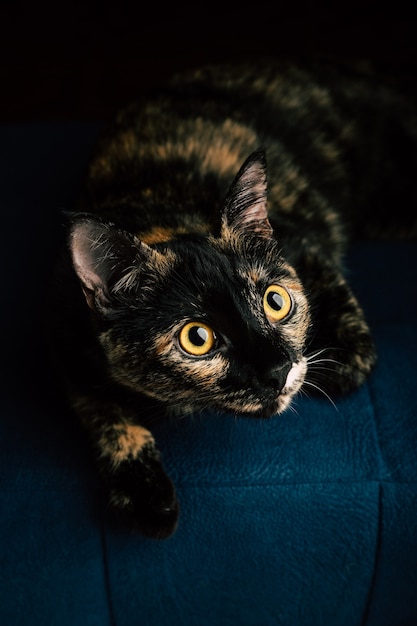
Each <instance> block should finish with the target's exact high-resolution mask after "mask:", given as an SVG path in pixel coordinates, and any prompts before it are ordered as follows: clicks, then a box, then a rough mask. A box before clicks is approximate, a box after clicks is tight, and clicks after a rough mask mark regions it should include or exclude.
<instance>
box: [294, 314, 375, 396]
mask: <svg viewBox="0 0 417 626" xmlns="http://www.w3.org/2000/svg"><path fill="white" fill-rule="evenodd" d="M340 330H342V332H343V335H342V333H340V334H339V335H338V337H337V347H331V348H323V349H321V350H318V351H317V352H315V353H313V354H312V355H311V356H310V357H308V369H307V376H306V385H307V387H308V386H309V387H311V389H310V391H313V392H314V391H316V392H318V394H319V395H320V394H321V393H325V394H329V395H331V396H332V397H337V396H339V395H341V394H346V393H349V392H351V391H354V390H355V389H357V388H358V387H360V386H361V385H362V384H363V383H364V382H365V380H366V378H367V377H368V376H369V374H370V373H371V371H372V369H373V367H374V365H375V362H376V350H375V345H374V342H373V340H372V337H371V335H370V333H369V330H368V328H367V327H366V326H365V324H364V323H363V322H361V323H360V324H358V325H357V326H356V325H354V324H352V325H351V326H349V325H346V327H345V328H341V327H339V331H340ZM335 343H336V342H335ZM313 395H316V394H315V393H314V394H313Z"/></svg>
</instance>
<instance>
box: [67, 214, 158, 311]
mask: <svg viewBox="0 0 417 626" xmlns="http://www.w3.org/2000/svg"><path fill="white" fill-rule="evenodd" d="M69 246H70V252H71V257H72V263H73V266H74V269H75V272H76V274H77V276H78V278H79V279H80V282H81V286H82V289H83V292H84V295H85V298H86V300H87V304H88V305H89V306H90V307H91V308H92V309H94V310H98V311H99V312H101V313H106V312H107V311H110V310H112V309H113V308H114V306H115V303H116V302H117V301H120V299H121V296H123V293H126V292H127V291H128V289H129V287H131V286H132V285H133V284H134V283H135V282H136V280H137V278H138V275H139V271H140V267H141V265H142V264H143V262H144V261H145V260H149V259H150V258H151V257H152V256H154V255H157V254H158V253H156V252H155V251H154V250H152V249H151V248H149V246H147V245H146V244H144V243H142V242H141V241H139V240H138V239H136V238H135V237H134V236H133V235H130V234H128V233H125V232H123V231H120V230H118V229H117V228H115V227H113V226H111V225H109V224H106V223H104V222H101V221H100V220H98V219H96V218H94V217H90V216H82V217H78V218H75V219H74V220H73V222H72V224H71V228H70V235H69Z"/></svg>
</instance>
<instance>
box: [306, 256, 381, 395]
mask: <svg viewBox="0 0 417 626" xmlns="http://www.w3.org/2000/svg"><path fill="white" fill-rule="evenodd" d="M309 275H310V276H314V279H313V280H310V281H307V282H308V284H307V289H308V291H309V293H310V294H311V295H312V307H311V308H312V311H311V314H312V326H311V335H310V342H309V345H308V349H307V357H308V364H309V365H308V372H307V377H306V382H307V387H308V385H309V384H310V389H311V390H313V389H314V385H315V386H316V387H317V388H318V389H320V390H323V391H325V392H326V393H328V394H330V395H338V394H341V393H347V392H349V391H352V390H353V389H356V388H357V387H359V386H360V385H361V384H362V383H363V382H364V381H365V379H366V377H367V376H368V375H369V373H370V372H371V370H372V368H373V366H374V364H375V361H376V352H375V346H374V342H373V340H372V337H371V332H370V329H369V326H368V324H367V322H366V319H365V316H364V313H363V311H362V308H361V306H360V305H359V303H358V301H357V299H356V297H355V296H354V294H353V293H352V291H351V289H350V287H349V285H348V284H347V282H346V280H345V278H344V276H343V275H342V273H341V272H340V271H338V270H337V269H335V267H334V265H331V264H330V263H321V264H320V265H319V264H317V265H316V266H315V268H314V272H312V273H310V274H309ZM306 390H307V389H306Z"/></svg>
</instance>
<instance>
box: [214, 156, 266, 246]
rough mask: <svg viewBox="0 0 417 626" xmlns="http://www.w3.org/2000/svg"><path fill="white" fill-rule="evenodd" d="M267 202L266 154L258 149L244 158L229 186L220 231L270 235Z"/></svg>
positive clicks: (224, 232)
mask: <svg viewBox="0 0 417 626" xmlns="http://www.w3.org/2000/svg"><path fill="white" fill-rule="evenodd" d="M266 201H267V179H266V156H265V151H264V150H263V149H262V148H260V149H258V150H256V151H255V152H253V153H252V154H251V155H250V156H249V157H248V158H247V159H246V161H245V162H244V164H243V165H242V167H241V168H240V170H239V172H238V173H237V175H236V177H235V179H234V181H233V183H232V185H231V187H230V189H229V192H228V194H227V196H226V201H225V206H224V210H223V216H222V234H223V235H224V234H226V233H227V231H228V230H230V229H232V230H234V231H237V232H240V233H253V234H256V235H258V236H260V237H263V238H270V237H271V236H272V227H271V224H270V223H269V220H268V213H267V208H266Z"/></svg>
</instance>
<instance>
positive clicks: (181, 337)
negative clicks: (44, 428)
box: [70, 151, 310, 416]
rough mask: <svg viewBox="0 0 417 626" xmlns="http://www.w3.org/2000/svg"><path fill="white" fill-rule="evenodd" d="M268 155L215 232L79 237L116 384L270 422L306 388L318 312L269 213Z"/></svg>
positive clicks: (82, 229) (95, 232)
mask: <svg viewBox="0 0 417 626" xmlns="http://www.w3.org/2000/svg"><path fill="white" fill-rule="evenodd" d="M266 191H267V190H266V163H265V157H264V154H263V152H261V151H257V152H256V153H254V154H252V155H251V156H250V157H249V159H248V160H247V161H246V162H245V163H244V164H243V166H242V168H241V169H240V171H239V173H238V174H237V176H236V178H235V180H234V182H233V183H232V185H231V188H230V190H229V193H228V195H227V197H226V200H225V203H224V208H223V211H222V214H221V226H220V229H219V233H218V235H216V236H215V235H210V234H208V235H204V234H200V235H198V234H189V235H187V234H183V235H181V236H177V237H174V238H173V239H172V240H169V241H165V242H163V243H154V244H151V245H148V244H147V243H144V242H143V241H141V240H139V239H137V238H136V237H135V235H133V234H131V233H126V232H124V231H121V230H119V229H118V228H116V227H115V226H113V225H110V224H107V223H104V222H102V221H100V220H99V219H97V218H95V217H92V216H89V215H85V214H83V215H80V216H77V217H76V218H75V220H74V222H73V224H72V228H71V233H70V248H71V252H72V260H73V265H74V268H75V271H76V273H77V275H78V277H79V279H80V282H81V286H82V289H83V291H84V294H85V297H86V302H87V304H88V305H89V307H90V308H91V309H92V311H94V314H95V316H96V318H97V320H98V322H99V324H98V328H99V331H98V332H99V340H100V343H101V346H102V348H103V350H104V353H105V355H106V358H107V361H108V366H109V371H110V374H111V376H112V377H113V379H115V380H116V381H118V382H119V383H121V384H123V385H125V386H127V387H129V388H130V389H133V390H137V391H139V392H141V393H144V394H145V395H147V396H151V397H153V398H156V399H158V400H160V401H161V402H163V403H164V404H165V405H167V407H168V408H171V409H173V410H175V409H177V410H184V411H189V410H199V409H202V408H205V407H212V408H214V409H217V410H220V411H226V412H233V413H238V414H252V415H259V416H268V415H272V414H274V413H279V412H281V411H283V410H284V409H285V408H286V407H287V406H288V405H289V404H290V401H291V399H292V397H293V396H294V395H295V393H296V392H297V391H298V390H299V389H300V387H301V385H302V383H303V381H304V377H305V373H306V368H307V366H306V359H305V357H304V356H303V352H304V348H305V341H306V336H307V330H308V327H309V320H310V317H309V309H308V303H307V299H306V296H305V294H304V292H303V288H302V285H301V283H300V281H299V279H298V277H297V275H296V272H295V271H294V269H293V268H292V267H291V266H289V265H288V263H286V261H285V259H283V257H282V255H281V252H280V245H279V233H277V236H278V239H276V238H275V237H274V236H273V232H272V228H271V225H270V223H269V221H268V216H267V209H266Z"/></svg>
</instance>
